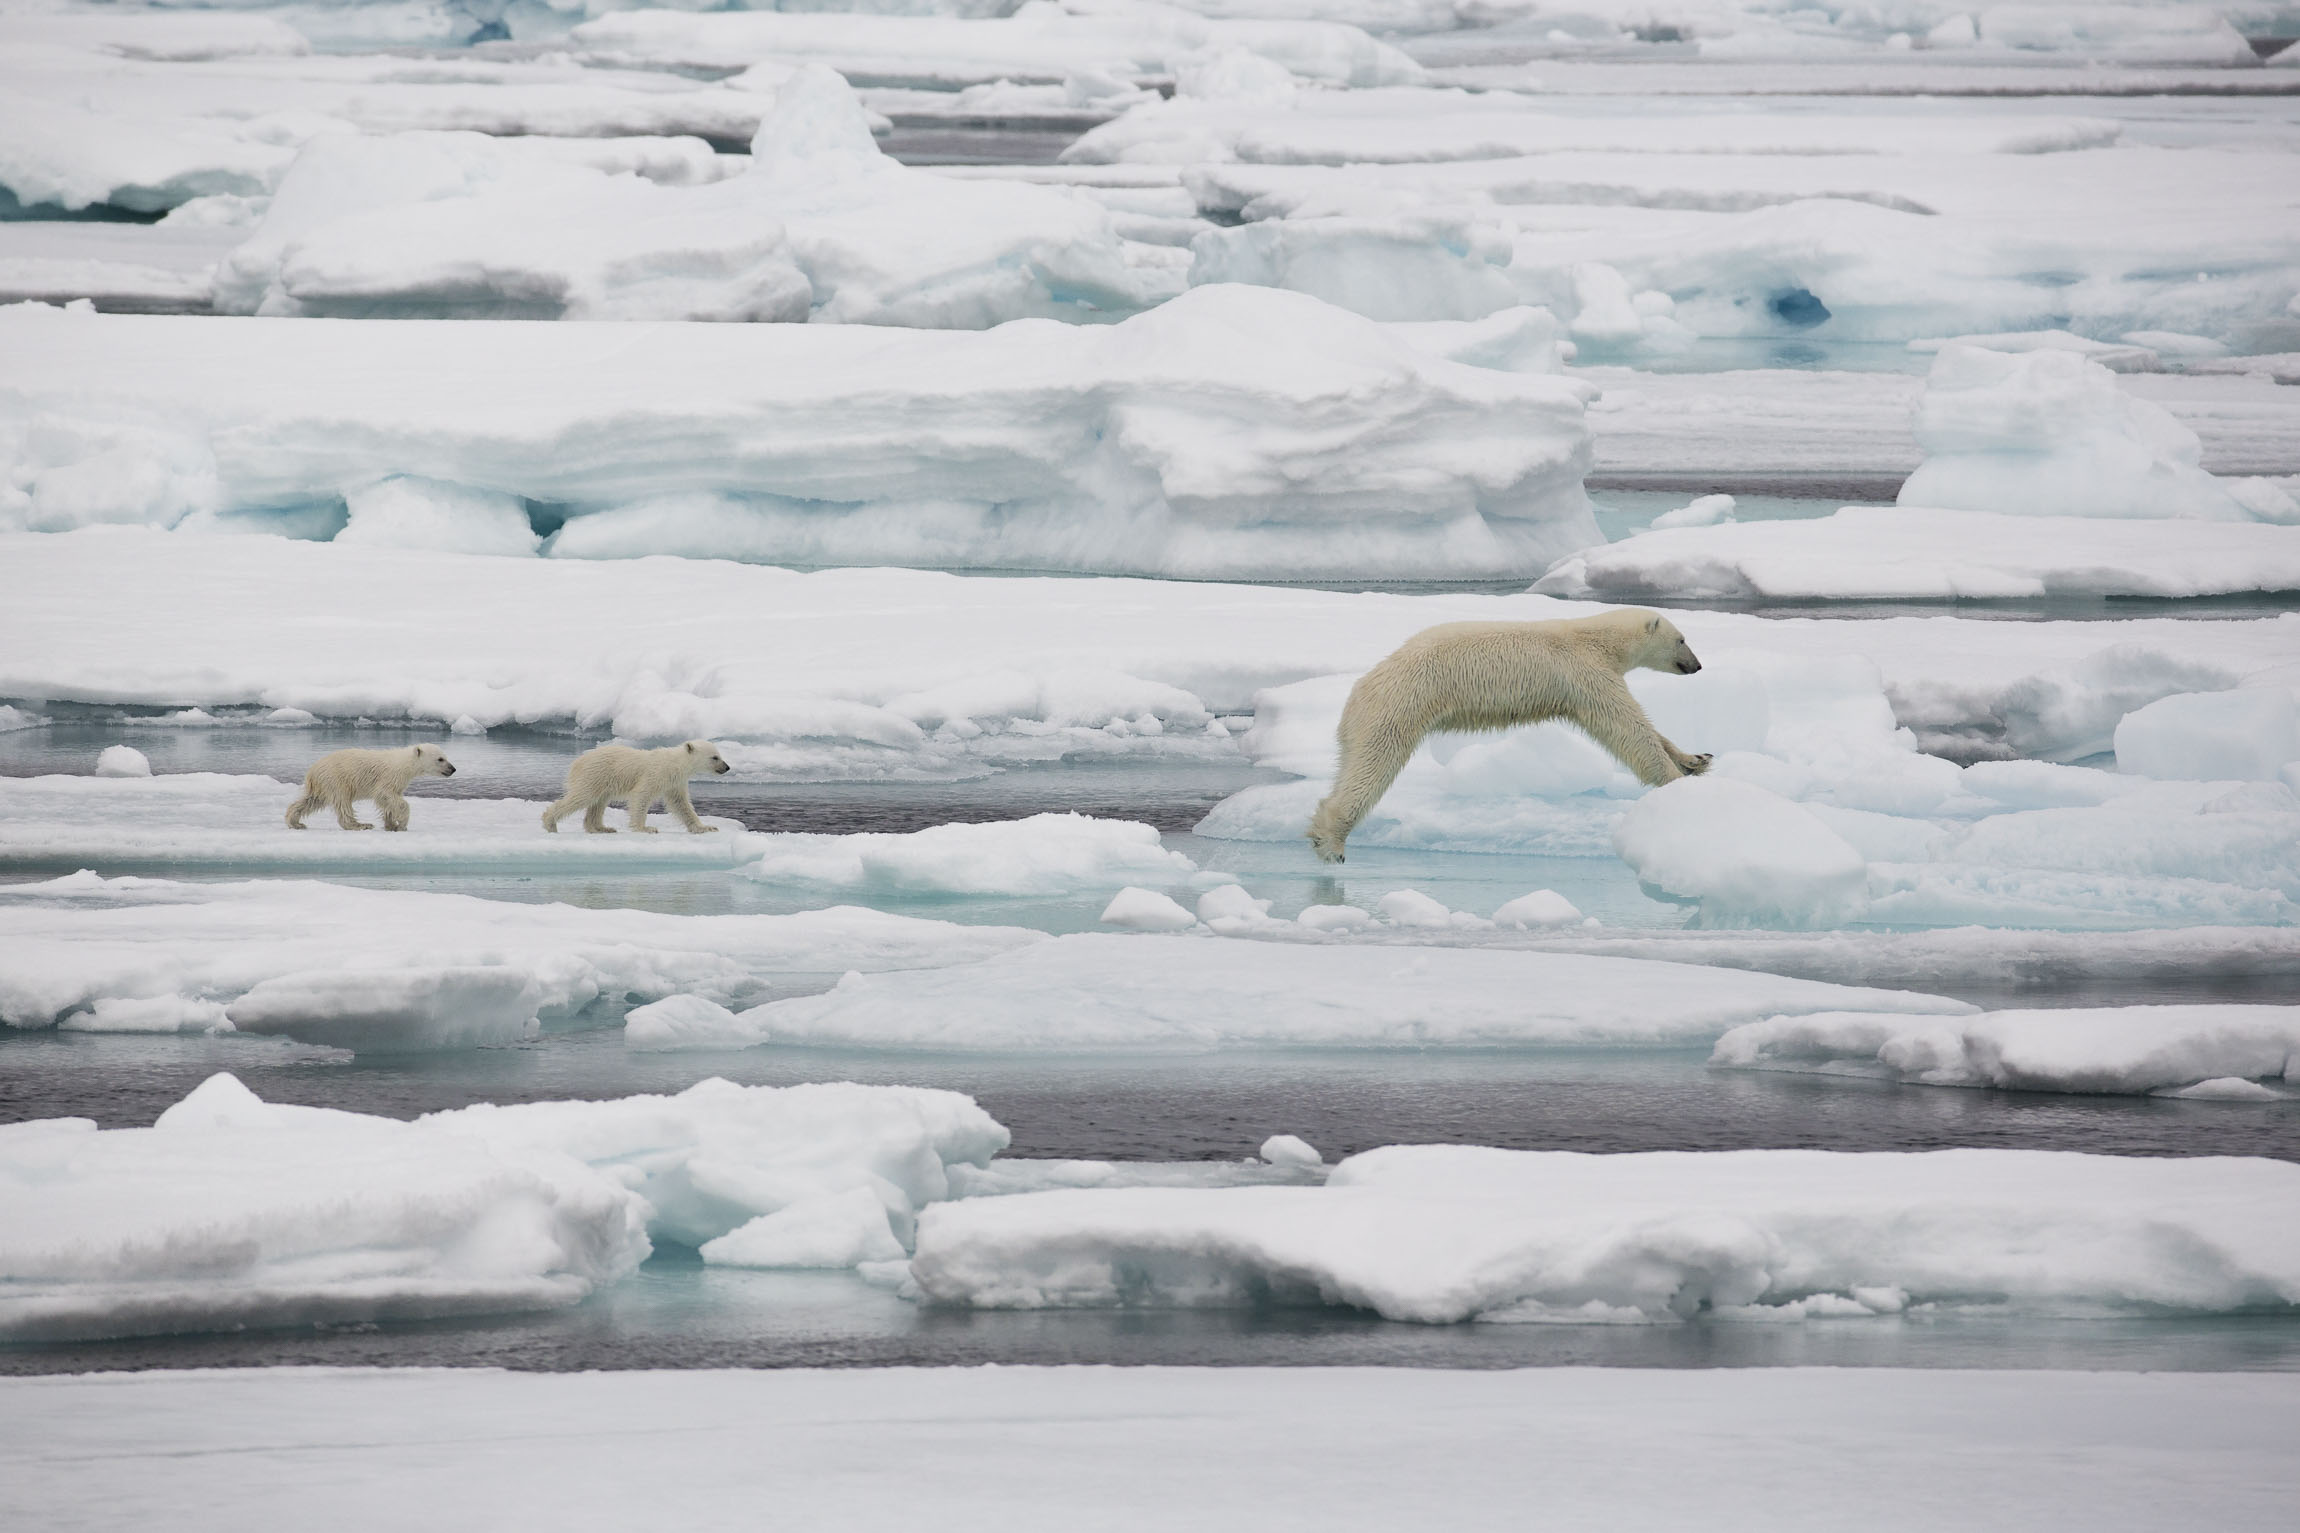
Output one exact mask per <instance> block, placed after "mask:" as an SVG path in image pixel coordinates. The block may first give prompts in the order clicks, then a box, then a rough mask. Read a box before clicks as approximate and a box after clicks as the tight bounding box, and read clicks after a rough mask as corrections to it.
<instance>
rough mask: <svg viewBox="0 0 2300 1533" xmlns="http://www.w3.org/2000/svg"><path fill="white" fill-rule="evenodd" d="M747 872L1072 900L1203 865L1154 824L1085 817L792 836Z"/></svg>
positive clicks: (818, 881) (825, 884) (853, 885)
mask: <svg viewBox="0 0 2300 1533" xmlns="http://www.w3.org/2000/svg"><path fill="white" fill-rule="evenodd" d="M771 846H772V850H769V851H767V853H766V855H765V856H764V857H762V858H760V860H758V861H757V862H753V863H749V864H747V865H745V867H744V869H743V873H744V876H745V877H748V878H756V879H760V880H763V881H765V882H769V883H795V884H802V885H808V886H813V887H818V888H829V889H839V890H846V891H857V892H865V893H870V894H877V895H905V894H974V895H1001V894H1004V895H1024V894H1067V893H1070V892H1073V891H1076V890H1081V889H1086V890H1094V889H1107V888H1110V887H1111V886H1113V885H1124V884H1127V883H1129V882H1131V881H1133V880H1136V879H1152V880H1156V881H1159V882H1165V883H1172V882H1175V881H1177V880H1180V879H1183V878H1187V877H1188V876H1189V875H1191V874H1192V873H1195V872H1196V871H1197V870H1198V865H1197V864H1196V863H1194V862H1192V861H1191V860H1190V859H1189V858H1187V857H1185V856H1183V855H1182V854H1181V853H1180V852H1173V851H1168V850H1167V849H1166V848H1165V847H1164V846H1163V845H1161V844H1160V842H1159V840H1158V833H1157V832H1156V831H1155V830H1153V829H1151V828H1150V827H1149V826H1147V825H1140V824H1135V823H1132V822H1130V821H1125V820H1097V819H1090V818H1089V817H1087V816H1085V815H1082V814H1038V815H1032V816H1031V817H1029V818H1028V819H1024V820H1004V821H992V822H988V823H982V824H952V825H936V826H930V827H929V828H927V829H925V830H920V831H912V832H910V833H908V834H905V835H893V834H885V833H870V832H866V833H862V834H858V835H845V836H801V835H784V836H775V837H773V838H771Z"/></svg>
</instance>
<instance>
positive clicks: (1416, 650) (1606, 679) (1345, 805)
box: [1309, 607, 1709, 862]
mask: <svg viewBox="0 0 2300 1533" xmlns="http://www.w3.org/2000/svg"><path fill="white" fill-rule="evenodd" d="M1640 668H1642V669H1645V670H1649V671H1669V672H1677V673H1684V672H1691V671H1697V670H1699V669H1700V668H1701V662H1700V661H1699V660H1697V659H1695V658H1694V656H1693V651H1692V649H1691V648H1690V647H1688V646H1687V644H1686V642H1685V636H1684V635H1683V634H1681V633H1679V632H1678V631H1677V625H1676V624H1674V623H1672V622H1670V621H1669V619H1667V618H1665V617H1663V616H1661V615H1660V614H1659V613H1657V612H1647V611H1645V610H1643V609H1641V608H1637V607H1623V608H1618V609H1616V610H1615V611H1612V612H1601V613H1598V614H1597V615H1596V616H1594V617H1581V618H1562V619H1558V620H1556V621H1553V622H1546V623H1445V624H1441V625H1440V626H1438V627H1436V628H1425V629H1423V630H1422V631H1421V632H1420V633H1417V634H1415V635H1414V636H1413V637H1412V638H1410V639H1408V640H1406V642H1405V643H1404V644H1402V645H1400V646H1399V647H1398V649H1397V652H1396V653H1394V654H1392V655H1390V656H1389V657H1388V658H1387V659H1385V660H1383V661H1382V662H1381V663H1380V664H1379V665H1376V666H1375V667H1374V668H1373V669H1372V670H1370V671H1368V672H1366V674H1365V675H1363V676H1361V677H1359V678H1358V684H1357V685H1356V686H1354V687H1352V688H1351V689H1350V700H1349V702H1348V703H1347V704H1345V705H1344V706H1343V708H1342V723H1341V728H1340V729H1339V730H1338V731H1337V738H1338V739H1339V741H1340V743H1341V762H1340V768H1339V770H1338V771H1337V772H1336V774H1335V776H1334V787H1333V791H1332V792H1331V793H1328V794H1327V795H1326V798H1325V801H1324V802H1323V803H1321V804H1319V805H1318V810H1317V813H1316V814H1315V815H1313V816H1312V817H1311V819H1310V832H1309V834H1310V844H1311V845H1312V846H1313V847H1315V848H1316V849H1317V853H1318V855H1319V856H1320V857H1321V858H1323V859H1325V860H1326V861H1327V862H1340V861H1341V860H1342V851H1343V845H1344V843H1345V842H1347V841H1348V839H1349V835H1350V832H1351V831H1352V830H1355V829H1356V828H1357V825H1358V822H1359V821H1360V820H1363V819H1364V818H1365V817H1366V815H1367V813H1368V811H1370V810H1371V809H1372V808H1373V807H1374V805H1375V804H1376V803H1377V802H1378V801H1379V800H1380V799H1381V796H1382V795H1383V794H1384V793H1386V792H1388V791H1389V786H1390V783H1391V782H1392V781H1393V780H1395V779H1396V777H1397V775H1398V773H1399V772H1400V771H1401V770H1403V769H1404V767H1405V764H1406V762H1407V760H1408V759H1409V758H1410V757H1412V755H1413V753H1414V747H1415V746H1417V745H1419V744H1420V743H1421V740H1422V736H1424V735H1426V734H1428V733H1430V731H1432V730H1439V729H1445V730H1483V729H1507V728H1509V727H1511V726H1512V725H1515V724H1534V723H1539V722H1540V721H1541V720H1543V719H1564V720H1566V721H1567V722H1569V723H1573V724H1577V725H1579V726H1580V727H1581V728H1582V729H1583V730H1585V731H1587V732H1588V734H1589V737H1590V738H1591V739H1593V740H1595V741H1596V742H1597V743H1598V744H1599V745H1602V746H1604V747H1605V748H1606V749H1607V750H1609V751H1611V752H1612V753H1613V754H1614V755H1615V756H1616V757H1617V758H1619V759H1620V761H1621V764H1622V765H1623V766H1626V767H1628V768H1629V770H1631V771H1632V772H1635V773H1636V774H1637V775H1638V777H1639V778H1640V779H1642V780H1643V781H1645V782H1648V783H1655V784H1659V783H1665V782H1670V781H1673V780H1675V779H1676V778H1679V777H1684V776H1691V775H1694V774H1697V773H1701V772H1705V771H1707V770H1709V758H1708V757H1707V756H1694V755H1688V754H1687V753H1686V752H1684V751H1681V750H1679V749H1678V748H1677V747H1676V746H1674V745H1672V744H1670V743H1669V741H1667V740H1666V739H1664V738H1662V736H1661V733H1660V731H1658V730H1656V729H1655V728H1654V727H1653V722H1652V720H1650V719H1648V718H1646V716H1645V710H1644V709H1643V708H1641V707H1639V706H1638V705H1637V699H1636V698H1635V697H1633V696H1631V695H1630V692H1629V685H1628V683H1627V682H1625V681H1623V680H1622V677H1623V675H1624V674H1626V673H1627V672H1629V671H1632V670H1637V669H1640Z"/></svg>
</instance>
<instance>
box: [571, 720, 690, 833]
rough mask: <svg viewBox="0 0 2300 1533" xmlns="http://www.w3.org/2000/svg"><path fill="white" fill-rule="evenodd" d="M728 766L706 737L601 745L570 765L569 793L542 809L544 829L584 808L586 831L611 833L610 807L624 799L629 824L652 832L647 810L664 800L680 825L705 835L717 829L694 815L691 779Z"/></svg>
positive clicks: (653, 828) (641, 830)
mask: <svg viewBox="0 0 2300 1533" xmlns="http://www.w3.org/2000/svg"><path fill="white" fill-rule="evenodd" d="M727 770H728V767H727V758H726V757H724V756H722V755H720V754H719V748H718V747H717V746H716V745H713V744H712V743H711V742H710V741H708V740H689V741H688V742H687V743H686V744H684V745H666V746H664V747H663V748H662V749H661V750H652V751H642V750H633V749H632V748H631V747H630V746H628V745H602V746H599V747H598V748H597V749H595V750H587V751H585V752H584V753H583V754H582V755H580V756H577V757H576V758H575V759H574V761H573V762H571V763H570V764H569V765H568V768H567V792H566V795H565V796H564V797H562V798H561V799H560V800H559V802H558V803H556V804H553V805H552V806H551V807H550V808H548V809H546V810H544V811H543V828H544V829H545V830H550V831H556V830H557V829H558V828H559V822H560V821H561V820H563V819H565V818H566V817H567V816H568V815H571V814H573V813H574V812H575V811H576V810H578V809H580V810H582V811H583V828H584V829H585V830H587V831H590V832H592V833H593V834H605V835H610V836H611V835H613V834H614V833H615V831H614V827H612V826H610V825H609V824H608V823H607V806H608V805H609V804H610V803H613V802H614V801H616V800H617V799H620V800H622V801H623V803H624V805H625V806H626V807H627V808H628V810H629V811H630V815H631V828H632V829H633V830H636V831H639V832H641V833H643V834H645V835H650V836H651V835H653V834H655V827H654V826H652V825H649V824H648V823H647V811H648V810H649V809H651V808H653V807H654V804H655V801H656V800H657V799H661V800H662V801H663V802H664V803H665V804H667V805H668V806H670V810H671V813H673V814H675V815H677V816H678V817H679V823H680V824H681V825H684V826H686V827H687V829H688V830H689V831H690V832H694V833H696V834H705V833H708V832H710V831H714V830H717V829H718V828H719V827H718V826H716V825H705V824H704V823H703V822H702V821H701V820H700V819H698V818H696V815H695V801H694V800H693V799H691V798H689V797H687V779H688V778H690V777H700V776H702V775H703V774H704V773H705V772H714V773H724V772H726V771H727Z"/></svg>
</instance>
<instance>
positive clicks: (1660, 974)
mask: <svg viewBox="0 0 2300 1533" xmlns="http://www.w3.org/2000/svg"><path fill="white" fill-rule="evenodd" d="M1853 993H1855V992H1852V991H1849V990H1847V989H1845V988H1843V987H1839V986H1834V985H1821V984H1814V983H1812V982H1810V981H1806V980H1789V979H1780V978H1777V977H1775V976H1772V975H1762V974H1739V973H1733V972H1729V971H1726V970H1722V969H1713V968H1703V967H1695V966H1689V965H1673V964H1664V963H1645V962H1636V961H1627V960H1612V959H1598V958H1585V957H1581V956H1579V955H1570V954H1549V953H1521V952H1506V951H1481V950H1460V951H1447V952H1443V953H1436V952H1423V953H1415V954H1412V955H1406V954H1401V953H1400V952H1398V951H1397V950H1395V949H1390V948H1377V947H1358V946H1353V945H1350V944H1348V943H1345V942H1340V941H1319V940H1310V941H1305V942H1301V943H1290V944H1265V943H1259V942H1256V943H1246V942H1238V941H1232V940H1223V939H1219V938H1212V937H1192V936H1117V935H1102V934H1084V935H1078V936H1068V937H1056V938H1054V939H1052V940H1051V941H1047V942H1041V943H1036V944H1033V945H1031V946H1030V947H1027V948H1023V949H1020V950H1017V951H1015V952H1011V953H1007V954H1002V955H1000V956H997V957H994V958H990V959H986V960H984V961H982V962H980V963H973V964H965V965H959V966H953V967H950V968H944V969H937V970H932V971H919V972H915V973H911V974H905V975H870V974H851V975H848V976H847V977H845V978H843V979H842V980H840V981H839V983H838V985H837V986H836V987H835V988H833V989H832V990H830V991H829V992H827V993H826V994H823V995H817V996H801V997H794V998H791V999H788V1000H782V1001H772V1002H769V1003H767V1004H766V1005H763V1006H759V1007H754V1008H753V1009H751V1010H750V1011H747V1012H744V1013H743V1014H742V1018H743V1020H744V1021H746V1022H748V1023H750V1024H751V1025H752V1026H753V1027H754V1028H755V1030H756V1033H757V1036H758V1038H759V1040H760V1041H761V1042H768V1043H777V1044H786V1045H806V1046H816V1047H828V1048H869V1049H895V1050H901V1049H917V1050H926V1051H931V1052H959V1053H972V1052H1008V1051H1051V1052H1064V1051H1081V1050H1084V1051H1100V1050H1108V1049H1120V1050H1157V1049H1189V1050H1202V1049H1215V1048H1250V1047H1313V1048H1431V1047H1486V1048H1492V1047H1548V1046H1577V1045H1580V1046H1588V1045H1594V1046H1601V1047H1622V1048H1642V1047H1684V1046H1686V1045H1688V1044H1696V1043H1706V1042H1710V1041H1712V1040H1714V1039H1715V1038H1716V1037H1717V1036H1718V1035H1719V1034H1720V1033H1722V1032H1723V1031H1724V1030H1725V1029H1726V1028H1728V1027H1732V1026H1735V1025H1737V1024H1738V1023H1739V1022H1741V1021H1756V1020H1760V1019H1761V1018H1763V1017H1768V1016H1772V1015H1775V1014H1790V1013H1797V1012H1804V1011H1822V1010H1845V1009H1848V1008H1849V1007H1850V1006H1852V1005H1853V1003H1852V1002H1850V1001H1849V1000H1848V999H1847V997H1848V996H1850V995H1851V994H1853ZM1860 993H1863V994H1865V995H1867V996H1868V997H1869V998H1870V999H1869V1000H1868V1001H1867V1002H1866V1003H1865V1004H1867V1005H1870V1006H1875V1007H1878V1008H1880V1009H1884V1010H1900V1011H1906V1012H1910V1013H1913V1014H1916V1015H1931V1016H1957V1015H1962V1014H1964V1013H1966V1012H1968V1011H1970V1010H1971V1009H1972V1008H1971V1007H1969V1006H1967V1005H1965V1004H1964V1003H1963V1002H1960V1001H1952V1000H1948V999H1945V998H1943V997H1940V996H1933V995H1925V994H1922V993H1914V992H1898V991H1867V992H1860Z"/></svg>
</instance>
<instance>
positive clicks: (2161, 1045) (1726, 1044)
mask: <svg viewBox="0 0 2300 1533" xmlns="http://www.w3.org/2000/svg"><path fill="white" fill-rule="evenodd" d="M1709 1062H1710V1063H1711V1064H1713V1065H1719V1066H1725V1067H1731V1068H1740V1069H1764V1070H1812V1071H1819V1072H1822V1073H1824V1074H1832V1075H1876V1076H1882V1077H1884V1078H1886V1079H1889V1080H1901V1081H1910V1082H1915V1083H1917V1084H1921V1085H1926V1086H1994V1087H1999V1088H2002V1089H2004V1090H2007V1091H2075V1092H2094V1093H2114V1094H2122V1095H2141V1094H2149V1095H2156V1096H2175V1097H2188V1098H2192V1099H2202V1100H2215V1101H2239V1102H2243V1101H2271V1102H2272V1101H2281V1100H2283V1099H2284V1096H2285V1092H2284V1091H2283V1090H2281V1089H2278V1088H2280V1087H2283V1086H2285V1085H2286V1083H2287V1077H2292V1078H2300V1007H2294V1006H2238V1005H2193V1006H2113V1007H2103V1008H2099V1009H2083V1010H2066V1011H2059V1010H2055V1011H1993V1012H1989V1013H1986V1014H1985V1015H1982V1016H1977V1017H1960V1018H1958V1019H1956V1020H1955V1021H1953V1022H1949V1023H1943V1024H1939V1025H1933V1024H1929V1023H1926V1024H1918V1025H1915V1026H1911V1025H1909V1024H1908V1023H1907V1021H1906V1019H1904V1018H1900V1017H1881V1016H1865V1015H1862V1014H1860V1013H1857V1012H1847V1013H1842V1014H1835V1015H1827V1014H1817V1015H1812V1016H1804V1017H1774V1018H1768V1019H1767V1020H1766V1021H1763V1022H1755V1023H1750V1024H1748V1025H1746V1026H1743V1027H1737V1028H1735V1029H1733V1030H1732V1031H1731V1032H1729V1033H1727V1034H1726V1035H1725V1036H1724V1037H1722V1038H1720V1039H1718V1040H1717V1047H1716V1050H1715V1052H1714V1053H1712V1054H1711V1055H1710V1059H1709Z"/></svg>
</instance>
